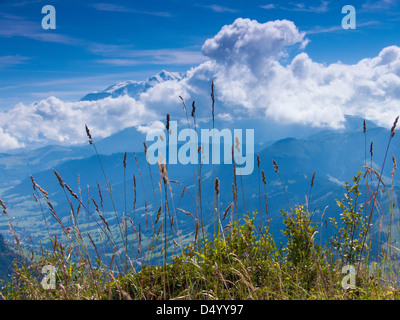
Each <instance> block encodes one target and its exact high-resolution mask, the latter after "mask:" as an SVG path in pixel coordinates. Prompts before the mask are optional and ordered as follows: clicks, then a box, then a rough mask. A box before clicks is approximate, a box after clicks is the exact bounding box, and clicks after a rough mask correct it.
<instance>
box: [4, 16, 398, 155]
mask: <svg viewBox="0 0 400 320" xmlns="http://www.w3.org/2000/svg"><path fill="white" fill-rule="evenodd" d="M306 42H307V39H305V35H304V33H302V32H300V31H299V30H298V29H297V28H296V26H295V25H294V23H293V22H291V21H287V20H282V21H272V22H267V23H258V22H257V21H254V20H248V19H237V20H236V21H235V22H234V23H233V24H231V25H227V26H224V27H223V28H222V29H221V31H220V32H218V34H217V35H215V37H213V38H212V39H209V40H207V41H206V42H205V43H204V46H203V50H202V51H203V53H204V54H205V55H206V56H207V58H208V59H209V61H206V62H204V63H202V64H200V65H199V66H197V67H195V68H192V69H190V70H189V71H188V72H187V74H186V77H185V78H184V79H183V80H180V81H177V80H173V81H167V82H164V83H160V84H158V85H156V86H154V87H152V88H150V89H149V90H148V91H146V92H144V93H142V94H141V95H140V97H139V98H138V99H137V100H135V99H133V98H130V97H128V96H121V97H119V98H115V99H111V98H106V99H103V100H99V101H80V102H64V101H62V100H60V99H57V98H55V97H50V98H47V99H44V100H41V101H39V102H38V103H37V104H30V105H26V104H22V103H21V104H18V105H16V106H15V107H14V108H12V109H10V110H8V111H6V112H0V129H1V131H0V138H1V142H0V143H1V144H0V149H2V150H6V149H11V148H16V147H19V146H22V144H23V143H25V144H28V143H29V142H36V141H42V142H44V141H46V142H51V143H54V142H59V143H68V144H70V143H81V142H84V141H85V139H86V135H85V131H84V124H88V126H89V128H90V129H91V131H92V132H93V134H94V135H95V136H97V137H106V136H108V135H110V134H112V133H115V132H118V131H120V130H122V129H124V128H126V127H129V126H140V127H139V130H140V131H141V132H146V131H148V130H151V129H152V128H153V129H154V128H155V127H159V126H162V123H163V122H164V121H165V116H166V114H167V113H170V114H171V120H179V119H182V118H185V114H184V111H183V109H182V102H181V100H180V99H179V96H182V97H183V98H184V99H185V101H186V104H187V107H188V108H189V110H188V113H189V114H190V106H191V102H192V100H196V117H197V119H199V121H200V119H201V118H208V119H209V118H210V115H211V107H210V105H211V103H210V101H211V100H210V85H211V80H213V81H214V83H215V95H216V98H217V108H216V110H217V114H216V117H217V118H218V119H221V120H229V121H233V123H232V125H234V121H235V119H237V118H245V117H255V118H262V117H263V116H265V117H268V118H272V119H274V120H276V121H279V122H284V123H297V124H299V123H300V124H305V125H310V126H329V127H332V128H340V127H341V126H342V125H343V122H344V121H345V115H358V116H361V117H365V118H367V119H369V120H373V121H376V122H378V123H379V124H381V125H385V126H387V127H390V126H391V125H392V123H393V120H394V119H395V117H396V116H397V115H399V114H400V48H399V47H397V46H390V47H387V48H384V49H383V50H382V51H381V52H380V53H379V55H378V56H376V57H373V58H366V59H363V60H361V61H359V62H358V63H356V64H353V65H346V64H343V63H340V62H338V63H333V64H330V65H325V64H321V63H317V62H315V61H313V60H312V59H311V58H310V57H309V56H308V55H307V53H306V52H303V51H302V50H303V49H304V46H305V43H306ZM294 50H298V52H297V54H296V53H295V52H294ZM289 51H290V52H291V53H292V56H294V58H291V60H289V58H288V57H289V55H285V54H286V52H289ZM293 53H295V54H293ZM283 57H285V60H286V61H285V63H282V58H283ZM288 60H289V61H288ZM157 120H158V122H152V121H157ZM160 121H161V122H160ZM149 123H150V125H149Z"/></svg>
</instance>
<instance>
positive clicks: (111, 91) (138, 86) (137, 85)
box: [81, 70, 183, 101]
mask: <svg viewBox="0 0 400 320" xmlns="http://www.w3.org/2000/svg"><path fill="white" fill-rule="evenodd" d="M182 78H183V75H182V74H180V73H177V72H167V71H165V70H163V71H161V72H160V73H158V74H157V75H155V76H152V77H150V78H148V79H147V80H145V81H129V80H128V81H123V82H119V83H116V84H113V85H111V86H109V87H108V88H106V89H104V90H102V91H97V92H92V93H89V94H87V95H86V96H84V97H83V98H81V101H94V100H101V99H104V98H107V97H112V98H116V97H119V96H123V95H128V96H130V97H132V98H135V99H138V98H139V96H140V94H141V93H143V92H145V91H147V90H148V89H150V88H152V87H154V86H155V85H157V84H159V83H162V82H165V81H170V80H181V79H182Z"/></svg>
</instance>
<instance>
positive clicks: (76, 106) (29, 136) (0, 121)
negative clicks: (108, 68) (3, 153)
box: [0, 96, 156, 150]
mask: <svg viewBox="0 0 400 320" xmlns="http://www.w3.org/2000/svg"><path fill="white" fill-rule="evenodd" d="M155 118H156V115H155V114H154V113H153V112H152V111H150V110H147V109H146V108H145V106H144V105H143V103H141V102H139V101H135V99H133V98H130V97H128V96H122V97H119V98H116V99H112V98H106V99H103V100H99V101H79V102H64V101H62V100H60V99H57V98H55V97H49V98H47V99H44V100H41V101H40V102H38V103H35V104H30V105H25V104H22V103H20V104H18V105H16V106H15V107H14V108H12V109H11V110H9V111H6V112H0V129H1V131H0V136H1V137H2V138H1V141H2V143H1V144H0V148H1V149H3V150H6V149H10V148H16V147H18V146H19V145H20V143H19V142H18V141H24V142H26V144H29V143H37V142H47V143H61V144H76V143H82V142H84V141H85V139H86V137H85V136H86V132H85V124H87V125H88V127H89V128H90V130H91V131H92V132H93V135H94V136H95V137H97V138H101V137H107V136H109V135H111V134H113V133H116V132H118V131H120V130H122V129H124V128H126V127H130V126H137V125H141V124H145V123H148V122H149V121H151V120H154V119H155ZM3 137H4V138H5V142H4V141H3V140H4V139H3Z"/></svg>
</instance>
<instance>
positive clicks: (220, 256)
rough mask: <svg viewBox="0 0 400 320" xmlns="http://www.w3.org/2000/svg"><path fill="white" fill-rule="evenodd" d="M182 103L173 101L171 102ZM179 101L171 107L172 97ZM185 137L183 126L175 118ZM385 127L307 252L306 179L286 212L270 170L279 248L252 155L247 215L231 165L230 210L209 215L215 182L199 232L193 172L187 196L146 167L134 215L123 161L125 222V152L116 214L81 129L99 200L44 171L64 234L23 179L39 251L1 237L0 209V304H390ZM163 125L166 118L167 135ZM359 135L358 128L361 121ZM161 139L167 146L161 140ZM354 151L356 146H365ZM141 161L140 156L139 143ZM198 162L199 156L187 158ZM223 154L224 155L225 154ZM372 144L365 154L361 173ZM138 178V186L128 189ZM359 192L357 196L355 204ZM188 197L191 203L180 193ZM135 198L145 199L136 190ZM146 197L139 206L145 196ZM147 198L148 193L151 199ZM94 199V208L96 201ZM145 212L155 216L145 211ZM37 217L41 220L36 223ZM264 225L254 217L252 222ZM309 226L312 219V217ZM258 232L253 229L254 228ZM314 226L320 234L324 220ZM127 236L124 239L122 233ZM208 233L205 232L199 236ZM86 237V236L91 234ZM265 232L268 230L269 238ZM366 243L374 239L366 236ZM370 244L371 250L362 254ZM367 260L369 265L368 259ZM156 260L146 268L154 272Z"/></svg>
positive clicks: (394, 276)
mask: <svg viewBox="0 0 400 320" xmlns="http://www.w3.org/2000/svg"><path fill="white" fill-rule="evenodd" d="M211 98H212V116H213V120H214V103H215V100H214V85H213V84H212V90H211ZM181 99H182V98H181ZM182 101H183V99H182ZM183 104H184V110H185V112H186V120H187V123H188V128H190V127H191V126H190V125H191V123H190V119H189V117H188V115H187V109H186V104H185V101H183ZM191 116H192V121H193V124H192V125H193V128H196V118H195V102H194V101H193V103H192V113H191ZM397 120H398V119H396V120H395V122H394V124H393V127H392V129H391V131H390V136H389V139H388V145H387V149H386V155H385V159H384V163H383V164H382V166H381V168H382V169H381V171H380V172H378V171H376V170H375V169H374V168H373V167H372V166H368V165H367V149H366V148H367V146H366V144H365V149H366V150H365V166H364V168H363V171H359V172H357V173H356V175H355V176H354V178H353V180H352V181H349V182H348V183H346V184H345V185H344V198H343V199H341V200H337V205H338V208H339V209H340V211H341V215H340V219H339V220H338V221H336V220H335V219H333V218H332V219H331V220H330V221H329V227H330V228H331V230H332V236H331V237H330V238H329V239H327V240H326V241H325V242H324V243H322V242H321V241H318V242H319V244H317V243H316V241H315V239H316V235H317V234H318V233H322V231H323V230H322V228H324V227H323V225H322V224H321V223H317V222H315V220H316V219H315V217H314V215H315V211H311V210H309V207H308V203H309V202H310V200H311V197H312V190H313V187H314V178H315V173H314V175H313V177H312V179H311V183H310V192H309V194H308V198H307V201H306V203H305V204H293V203H291V202H290V199H289V197H288V195H287V194H286V187H285V185H284V182H283V179H282V177H281V174H280V171H279V166H278V164H277V163H276V162H275V161H273V166H274V170H275V173H276V174H277V175H278V176H279V181H280V183H281V185H282V189H283V191H284V193H285V196H286V200H287V202H288V206H289V209H288V210H287V211H281V215H282V221H283V224H284V228H283V229H282V230H281V232H282V234H283V236H284V237H285V241H284V242H282V243H279V244H278V243H276V242H275V238H274V235H273V234H272V230H271V229H270V214H271V213H270V211H269V207H268V193H267V191H268V182H267V181H266V178H265V173H264V171H263V170H260V163H261V159H260V157H259V156H258V155H257V169H258V181H255V182H254V183H258V189H259V192H258V193H259V194H258V196H259V205H258V209H257V210H254V211H253V212H252V213H251V214H250V213H249V212H246V210H244V209H243V211H244V212H239V211H240V209H239V202H240V200H239V199H240V198H241V197H240V195H239V192H238V190H239V187H238V184H240V190H241V192H242V199H241V201H243V203H242V206H243V208H244V206H245V204H244V201H245V197H244V191H243V190H244V188H245V186H244V185H243V182H242V179H240V181H239V183H238V181H237V176H236V173H235V162H234V161H233V165H232V166H233V178H234V179H233V181H234V183H233V184H232V202H231V204H230V205H229V206H228V207H227V208H220V207H219V203H220V202H219V197H220V196H221V193H222V192H228V191H226V190H222V189H220V180H219V178H218V177H215V171H214V170H213V180H214V205H213V208H214V210H213V213H212V214H211V215H210V216H212V217H214V221H212V222H211V223H209V224H208V225H205V224H204V221H203V214H204V212H203V211H204V208H205V207H204V206H203V204H202V181H203V176H202V170H201V168H202V164H201V163H199V165H198V167H197V170H196V167H195V166H193V180H194V188H192V189H191V190H189V188H187V187H185V186H183V185H182V184H181V183H180V182H179V181H174V180H170V178H169V175H168V167H167V165H164V164H162V163H159V181H158V184H155V183H154V182H153V176H152V173H151V168H150V166H149V168H148V170H149V172H150V177H151V180H152V181H151V185H152V189H153V190H147V193H146V192H144V197H145V199H144V203H145V205H144V208H136V197H137V191H136V188H137V184H139V183H141V184H142V186H143V187H144V183H143V177H142V174H141V171H140V168H139V164H138V161H137V158H136V154H135V160H136V165H137V167H138V170H139V171H138V172H139V177H136V176H133V184H134V195H133V212H132V215H130V214H129V213H128V212H127V209H126V208H127V205H126V202H127V195H126V172H125V168H126V153H125V154H124V159H123V164H124V193H125V195H124V202H125V203H124V209H125V210H124V212H123V213H122V214H120V213H119V212H117V210H116V209H115V208H116V206H115V204H114V200H113V194H112V189H111V184H110V181H109V180H108V179H107V176H106V172H105V171H104V168H103V165H102V162H101V157H100V155H99V153H98V152H97V149H96V146H95V143H94V141H93V139H92V135H91V133H90V131H89V128H88V127H86V132H87V135H88V139H89V143H90V144H91V145H93V147H94V151H95V153H96V155H97V157H98V160H99V165H100V167H101V169H102V173H103V178H104V180H105V183H106V186H107V190H106V193H107V194H103V192H102V190H101V188H100V186H99V185H98V186H97V187H98V188H97V189H98V195H97V196H96V197H94V196H90V195H89V193H88V195H87V201H84V200H83V197H82V195H81V190H79V192H75V191H74V190H72V189H71V188H70V187H69V186H68V185H67V184H66V183H65V182H64V181H63V178H62V177H61V176H60V175H59V174H58V173H57V172H56V171H54V174H55V176H56V178H57V179H58V182H59V184H60V188H62V189H63V192H64V194H65V198H66V200H67V203H69V206H70V208H69V213H70V217H69V218H70V221H69V222H70V223H69V225H70V226H69V227H67V226H66V224H65V221H64V222H63V220H62V219H60V217H59V215H58V214H57V212H56V210H55V209H54V206H53V205H52V203H51V200H50V197H49V194H48V193H47V192H46V191H45V189H43V188H42V187H41V186H39V185H38V184H37V183H36V182H35V180H34V178H33V177H31V180H32V187H33V191H34V199H35V202H36V203H37V205H38V207H39V208H40V210H41V212H42V214H43V222H44V225H45V226H46V233H47V235H48V237H49V240H50V243H51V245H50V246H49V247H41V250H40V252H29V250H28V249H26V248H24V247H23V244H21V243H20V241H19V235H18V234H17V233H16V232H15V229H14V228H13V224H12V220H11V219H10V218H9V216H8V211H7V210H8V209H7V206H6V204H5V203H4V202H3V201H0V205H1V208H0V209H1V210H2V212H3V215H5V216H6V217H7V218H8V219H9V227H10V229H11V231H12V233H13V236H14V238H15V243H16V250H17V252H18V253H19V255H20V256H22V257H24V259H18V260H15V262H14V273H13V275H12V278H11V280H10V282H8V283H4V284H3V286H2V287H1V290H0V299H10V300H13V299H18V300H19V299H33V300H37V299H63V300H64V299H65V300H67V299H68V300H92V299H127V300H131V299H132V300H141V299H145V300H153V299H156V300H160V299H165V300H167V299H175V300H179V299H190V300H204V299H207V300H208V299H218V300H221V299H227V300H233V299H243V300H244V299H254V300H261V299H263V300H264V299H279V300H287V299H307V300H309V299H311V300H320V299H324V300H326V299H329V300H349V299H350V300H353V299H360V300H367V299H374V300H375V299H399V298H400V288H399V282H398V271H399V270H398V261H397V257H398V255H397V254H396V250H398V249H397V248H396V247H394V246H393V242H392V240H393V239H396V238H398V237H399V235H400V232H399V230H400V228H399V222H398V221H399V219H398V218H396V217H395V214H394V211H393V206H394V191H393V181H394V179H393V177H394V175H395V170H396V169H397V163H396V159H395V158H394V157H392V162H393V170H392V185H391V186H389V185H386V184H385V183H384V182H383V180H382V178H381V177H382V175H383V168H384V166H385V162H386V160H387V157H388V152H389V148H390V144H391V142H392V139H393V137H394V136H395V128H396V125H397ZM168 125H169V115H168V116H167V127H168ZM363 132H364V134H367V130H366V127H365V122H364V130H363ZM167 139H168V137H167ZM365 141H366V140H365ZM144 148H145V154H146V149H147V146H146V145H145V144H144ZM198 154H199V158H201V157H202V150H201V146H200V147H199V148H198ZM232 154H233V150H232ZM372 155H373V150H372V145H371V147H370V156H371V163H372ZM139 180H140V182H139ZM172 185H180V186H181V187H182V189H183V191H182V195H183V194H185V193H189V195H190V196H191V197H192V200H193V203H194V205H195V208H196V212H195V214H192V213H190V212H188V211H186V210H185V209H184V208H179V207H177V206H176V203H177V201H176V199H174V194H173V192H172ZM362 187H364V188H365V189H364V190H366V192H365V193H364V194H361V189H362ZM193 189H194V190H195V191H194V194H191V193H190V192H192V190H193ZM144 191H146V190H144ZM148 192H150V194H151V196H150V198H154V203H152V200H149V199H147V194H148ZM157 193H159V194H158V195H157ZM382 194H386V195H387V196H388V198H389V203H390V209H389V210H390V212H388V213H387V214H386V217H387V218H388V220H387V221H386V223H385V227H386V230H378V231H385V235H386V237H387V238H386V239H385V241H384V242H383V245H381V244H380V243H379V242H378V244H376V243H375V242H376V238H375V237H374V236H373V233H372V231H375V232H376V230H374V229H372V228H371V226H372V222H373V221H376V219H377V217H376V215H377V210H379V208H380V203H379V201H380V198H381V195H382ZM105 197H109V198H110V200H111V203H112V204H113V208H114V212H113V215H114V216H110V215H106V214H105V212H104V207H103V201H104V198H105ZM96 199H97V200H96ZM150 205H152V207H153V208H155V212H156V215H155V216H152V215H151V214H150V213H149V207H150ZM46 209H47V210H48V211H49V212H50V214H51V217H46V215H45V211H46ZM139 209H141V210H140V212H141V213H140V214H142V215H143V216H144V217H145V224H144V225H143V224H141V223H140V220H135V216H136V214H139ZM83 213H85V214H86V215H87V216H88V217H90V219H91V220H90V222H86V224H81V223H80V222H79V216H80V215H82V214H83ZM178 213H179V214H185V215H187V216H189V217H190V218H191V219H192V220H193V231H192V232H191V233H190V234H189V235H186V236H182V235H180V232H179V230H180V229H179V228H180V226H179V224H178V221H179V220H178V218H177V214H178ZM264 216H265V217H266V218H263V217H264ZM320 218H321V221H322V217H320ZM256 219H259V221H260V223H259V224H258V225H257V224H256V223H255V221H258V220H256ZM50 220H51V221H52V223H54V222H56V223H57V224H58V226H59V229H60V230H61V231H62V233H61V234H59V235H58V236H57V235H55V236H51V231H50V230H49V229H48V223H49V221H50ZM89 224H90V225H92V226H94V227H96V229H97V231H96V232H90V231H88V228H87V226H88V225H89ZM325 228H328V222H326V225H325ZM128 229H129V230H130V232H129V233H128ZM209 229H212V230H213V232H209ZM91 230H92V231H93V228H92V229H91ZM274 232H276V231H274ZM374 234H376V233H374ZM377 246H378V250H375V251H373V250H372V249H373V248H376V247H377ZM373 255H374V257H373ZM155 262H158V263H155ZM47 265H50V266H53V267H55V270H56V274H55V280H56V285H55V288H54V289H47V290H46V289H44V288H43V285H42V281H43V278H44V276H45V275H44V274H42V268H43V267H44V266H47ZM347 265H351V266H353V268H354V270H355V272H356V273H355V275H354V284H355V285H354V286H350V287H346V284H349V283H351V282H349V281H347V280H349V279H351V275H349V274H346V273H343V270H344V269H343V267H345V266H347Z"/></svg>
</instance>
